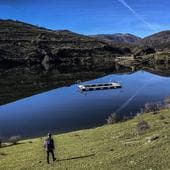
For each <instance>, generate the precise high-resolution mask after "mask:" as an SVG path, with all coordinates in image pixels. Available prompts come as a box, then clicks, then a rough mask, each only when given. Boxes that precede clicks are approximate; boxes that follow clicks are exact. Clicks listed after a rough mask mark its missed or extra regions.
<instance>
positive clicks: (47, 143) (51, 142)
mask: <svg viewBox="0 0 170 170" xmlns="http://www.w3.org/2000/svg"><path fill="white" fill-rule="evenodd" d="M44 148H45V150H46V151H50V150H53V149H55V146H54V140H53V139H52V138H47V139H46V140H45V141H44Z"/></svg>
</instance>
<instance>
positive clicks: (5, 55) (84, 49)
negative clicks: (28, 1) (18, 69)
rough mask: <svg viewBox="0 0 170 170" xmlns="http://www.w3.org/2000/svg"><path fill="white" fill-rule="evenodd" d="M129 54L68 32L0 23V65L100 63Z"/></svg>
mask: <svg viewBox="0 0 170 170" xmlns="http://www.w3.org/2000/svg"><path fill="white" fill-rule="evenodd" d="M130 53H131V51H130V49H129V48H124V47H114V46H112V45H110V44H108V43H105V42H101V41H98V40H96V39H94V38H91V37H88V36H84V35H80V34H76V33H74V32H71V31H69V30H59V31H54V30H49V29H46V28H42V27H38V26H34V25H30V24H27V23H23V22H19V21H13V20H0V63H12V64H13V65H14V63H15V64H35V63H36V64H37V63H47V62H50V63H56V64H60V63H78V64H84V63H87V62H89V61H90V62H92V61H95V62H99V63H101V61H103V60H104V59H103V56H107V57H113V58H115V57H116V56H120V55H128V54H130Z"/></svg>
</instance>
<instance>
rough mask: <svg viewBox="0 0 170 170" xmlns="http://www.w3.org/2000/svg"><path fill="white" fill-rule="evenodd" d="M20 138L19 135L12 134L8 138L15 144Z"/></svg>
mask: <svg viewBox="0 0 170 170" xmlns="http://www.w3.org/2000/svg"><path fill="white" fill-rule="evenodd" d="M20 139H21V136H12V137H10V138H9V142H11V143H12V144H14V145H15V144H17V143H18V142H19V141H20Z"/></svg>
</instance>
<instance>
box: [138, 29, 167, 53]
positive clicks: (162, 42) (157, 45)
mask: <svg viewBox="0 0 170 170" xmlns="http://www.w3.org/2000/svg"><path fill="white" fill-rule="evenodd" d="M138 44H140V45H145V46H150V47H152V48H154V49H156V50H160V51H168V50H170V30H167V31H162V32H158V33H156V34H153V35H151V36H148V37H145V38H143V39H142V40H140V41H139V42H138Z"/></svg>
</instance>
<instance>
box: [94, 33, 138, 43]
mask: <svg viewBox="0 0 170 170" xmlns="http://www.w3.org/2000/svg"><path fill="white" fill-rule="evenodd" d="M91 37H94V38H96V39H98V40H103V41H106V42H113V43H135V42H137V41H139V40H141V38H140V37H138V36H135V35H133V34H122V33H117V34H97V35H91Z"/></svg>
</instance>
